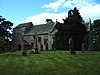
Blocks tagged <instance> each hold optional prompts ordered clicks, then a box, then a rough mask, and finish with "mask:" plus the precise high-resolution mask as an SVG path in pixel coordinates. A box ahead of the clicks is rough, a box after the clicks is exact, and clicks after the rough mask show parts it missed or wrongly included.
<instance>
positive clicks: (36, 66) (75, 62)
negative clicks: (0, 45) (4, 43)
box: [0, 51, 100, 75]
mask: <svg viewBox="0 0 100 75" xmlns="http://www.w3.org/2000/svg"><path fill="white" fill-rule="evenodd" d="M22 52H23V51H16V52H13V53H11V52H7V53H2V54H0V75H100V51H86V52H81V51H76V53H77V54H74V55H71V54H69V52H68V51H41V52H40V53H38V54H30V51H27V56H22Z"/></svg>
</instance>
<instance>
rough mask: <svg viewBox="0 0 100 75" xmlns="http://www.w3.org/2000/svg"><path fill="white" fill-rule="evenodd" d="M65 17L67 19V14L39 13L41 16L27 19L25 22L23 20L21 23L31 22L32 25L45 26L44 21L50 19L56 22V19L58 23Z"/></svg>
mask: <svg viewBox="0 0 100 75" xmlns="http://www.w3.org/2000/svg"><path fill="white" fill-rule="evenodd" d="M65 17H67V12H63V13H60V14H55V13H41V14H37V15H34V16H30V17H27V18H26V20H24V21H23V22H22V23H26V22H32V23H33V25H38V24H45V23H46V19H52V20H53V21H54V22H56V19H57V20H58V21H59V22H63V20H62V19H64V18H65Z"/></svg>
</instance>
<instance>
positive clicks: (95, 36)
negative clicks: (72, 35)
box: [93, 19, 100, 49]
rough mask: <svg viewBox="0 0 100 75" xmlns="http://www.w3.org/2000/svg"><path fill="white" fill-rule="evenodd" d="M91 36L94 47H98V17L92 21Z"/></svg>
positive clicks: (99, 34)
mask: <svg viewBox="0 0 100 75" xmlns="http://www.w3.org/2000/svg"><path fill="white" fill-rule="evenodd" d="M93 36H94V42H95V43H94V46H95V49H100V47H99V46H100V19H97V20H94V22H93Z"/></svg>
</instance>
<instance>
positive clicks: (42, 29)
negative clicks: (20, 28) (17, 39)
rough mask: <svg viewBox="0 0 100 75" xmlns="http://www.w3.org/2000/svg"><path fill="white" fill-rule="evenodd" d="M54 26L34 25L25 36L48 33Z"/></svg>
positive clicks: (51, 24) (50, 24)
mask: <svg viewBox="0 0 100 75" xmlns="http://www.w3.org/2000/svg"><path fill="white" fill-rule="evenodd" d="M54 25H55V24H54V23H46V24H41V25H35V26H33V27H32V28H31V29H30V31H28V32H27V33H26V34H25V35H26V36H28V35H36V34H46V33H49V32H50V31H51V30H52V28H53V27H54Z"/></svg>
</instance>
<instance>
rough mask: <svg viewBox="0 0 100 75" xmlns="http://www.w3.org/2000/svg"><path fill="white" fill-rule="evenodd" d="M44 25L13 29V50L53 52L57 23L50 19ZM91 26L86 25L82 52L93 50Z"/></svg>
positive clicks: (28, 25)
mask: <svg viewBox="0 0 100 75" xmlns="http://www.w3.org/2000/svg"><path fill="white" fill-rule="evenodd" d="M46 21H47V23H46V24H40V25H33V23H32V22H28V23H23V24H19V25H18V26H16V27H15V28H14V29H13V39H12V41H13V48H14V49H15V50H30V49H32V48H33V49H35V48H37V49H38V50H40V51H42V50H55V48H54V35H55V33H56V32H57V31H58V30H57V29H55V26H56V24H57V22H55V23H54V22H53V21H52V20H51V19H47V20H46ZM91 25H92V24H91V23H90V22H89V23H88V25H86V28H87V34H86V37H85V41H84V43H83V45H84V46H83V47H82V48H83V50H93V36H92V31H91V27H92V26H91Z"/></svg>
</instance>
